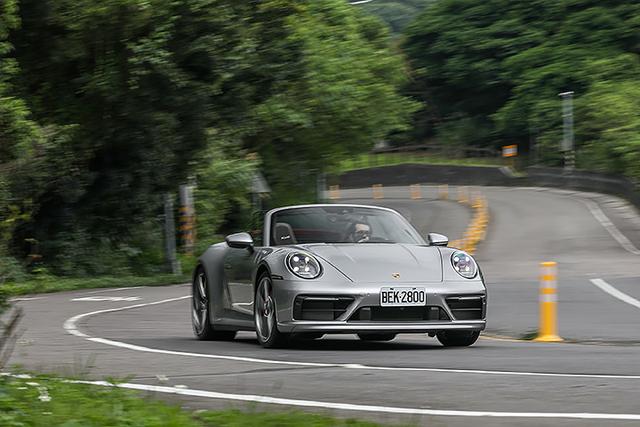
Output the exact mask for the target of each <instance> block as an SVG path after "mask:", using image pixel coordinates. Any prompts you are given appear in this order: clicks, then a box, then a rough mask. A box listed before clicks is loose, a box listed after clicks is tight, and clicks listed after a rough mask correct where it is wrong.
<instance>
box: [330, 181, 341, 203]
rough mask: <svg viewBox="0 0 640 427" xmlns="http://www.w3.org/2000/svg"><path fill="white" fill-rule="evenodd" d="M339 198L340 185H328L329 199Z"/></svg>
mask: <svg viewBox="0 0 640 427" xmlns="http://www.w3.org/2000/svg"><path fill="white" fill-rule="evenodd" d="M339 198H340V186H339V185H332V186H330V187H329V199H331V200H338V199H339Z"/></svg>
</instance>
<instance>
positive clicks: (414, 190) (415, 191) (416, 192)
mask: <svg viewBox="0 0 640 427" xmlns="http://www.w3.org/2000/svg"><path fill="white" fill-rule="evenodd" d="M409 192H410V193H411V198H412V199H413V200H418V199H422V185H420V184H412V185H410V186H409Z"/></svg>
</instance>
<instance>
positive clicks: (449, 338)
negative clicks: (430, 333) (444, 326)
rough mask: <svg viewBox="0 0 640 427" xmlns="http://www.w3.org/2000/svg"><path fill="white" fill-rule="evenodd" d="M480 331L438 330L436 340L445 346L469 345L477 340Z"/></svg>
mask: <svg viewBox="0 0 640 427" xmlns="http://www.w3.org/2000/svg"><path fill="white" fill-rule="evenodd" d="M479 336H480V331H440V332H438V333H437V334H436V337H438V341H440V343H441V344H442V345H443V346H445V347H469V346H470V345H473V343H475V342H476V341H478V337H479Z"/></svg>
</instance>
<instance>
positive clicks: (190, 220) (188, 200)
mask: <svg viewBox="0 0 640 427" xmlns="http://www.w3.org/2000/svg"><path fill="white" fill-rule="evenodd" d="M179 223H180V237H181V241H182V249H183V251H184V253H186V254H189V255H193V249H194V245H195V208H194V204H193V185H190V184H184V185H181V186H180V218H179Z"/></svg>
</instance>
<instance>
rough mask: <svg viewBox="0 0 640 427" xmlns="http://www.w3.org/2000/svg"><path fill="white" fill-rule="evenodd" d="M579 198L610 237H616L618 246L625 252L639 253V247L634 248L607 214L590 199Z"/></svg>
mask: <svg viewBox="0 0 640 427" xmlns="http://www.w3.org/2000/svg"><path fill="white" fill-rule="evenodd" d="M580 200H581V201H582V202H583V203H584V204H585V205H587V208H589V212H591V215H593V217H594V218H595V219H597V220H598V222H599V223H600V224H602V226H603V227H604V228H605V230H607V231H608V232H609V234H611V237H613V238H614V239H616V241H617V242H618V243H619V244H620V246H622V247H623V248H624V249H625V250H626V251H627V252H631V253H632V254H634V255H640V249H638V248H636V247H635V246H634V245H633V243H631V241H629V239H627V237H626V236H625V235H624V234H622V232H620V230H618V227H616V226H615V225H614V224H613V223H612V222H611V220H610V219H609V217H607V215H605V213H604V212H602V209H600V206H598V204H597V203H595V202H594V201H592V200H587V199H582V198H581V199H580Z"/></svg>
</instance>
